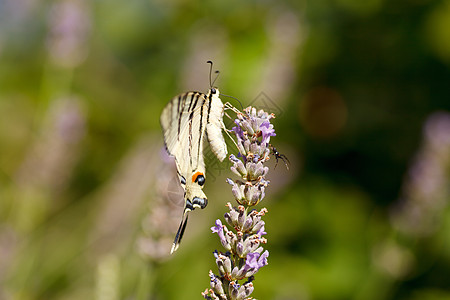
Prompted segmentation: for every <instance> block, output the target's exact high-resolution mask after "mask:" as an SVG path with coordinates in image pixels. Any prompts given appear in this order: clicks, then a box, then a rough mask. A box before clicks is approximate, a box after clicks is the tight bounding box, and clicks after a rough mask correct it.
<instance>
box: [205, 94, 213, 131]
mask: <svg viewBox="0 0 450 300" xmlns="http://www.w3.org/2000/svg"><path fill="white" fill-rule="evenodd" d="M208 100H209V107H208V117H207V118H206V123H209V114H210V113H211V106H212V105H211V104H212V93H211V91H209V94H208Z"/></svg>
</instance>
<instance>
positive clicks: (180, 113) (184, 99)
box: [177, 93, 188, 140]
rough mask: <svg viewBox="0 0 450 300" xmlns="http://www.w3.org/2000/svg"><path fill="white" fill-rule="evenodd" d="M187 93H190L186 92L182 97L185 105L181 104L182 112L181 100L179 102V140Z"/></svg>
mask: <svg viewBox="0 0 450 300" xmlns="http://www.w3.org/2000/svg"><path fill="white" fill-rule="evenodd" d="M187 95H188V94H187V93H186V94H184V95H183V98H181V99H182V100H183V105H181V112H180V103H181V101H179V102H178V135H177V139H178V140H180V129H181V117H182V115H183V111H184V103H185V102H186V98H187ZM180 96H181V95H180Z"/></svg>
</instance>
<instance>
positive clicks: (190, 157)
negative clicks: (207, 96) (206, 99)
mask: <svg viewBox="0 0 450 300" xmlns="http://www.w3.org/2000/svg"><path fill="white" fill-rule="evenodd" d="M194 97H195V102H194V101H191V105H189V110H190V108H191V107H192V103H194V105H193V109H192V111H191V113H190V114H189V159H190V162H191V166H192V151H191V149H192V120H193V119H194V111H195V108H196V107H197V102H198V98H199V94H197V93H194Z"/></svg>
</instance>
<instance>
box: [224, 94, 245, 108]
mask: <svg viewBox="0 0 450 300" xmlns="http://www.w3.org/2000/svg"><path fill="white" fill-rule="evenodd" d="M220 96H224V97H229V98H233V99H234V100H236V101H237V102H239V104H240V105H241V109H242V110H244V107H243V106H242V103H241V101H239V99H238V98H236V97H233V96H230V95H225V94H220Z"/></svg>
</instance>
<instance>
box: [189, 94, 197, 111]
mask: <svg viewBox="0 0 450 300" xmlns="http://www.w3.org/2000/svg"><path fill="white" fill-rule="evenodd" d="M197 94H198V92H193V93H192V98H194V97H195V96H197ZM193 102H194V101H191V103H189V108H188V110H187V111H191V107H192V103H193ZM195 103H197V102H195ZM194 109H195V104H194V108H193V109H192V110H194Z"/></svg>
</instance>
